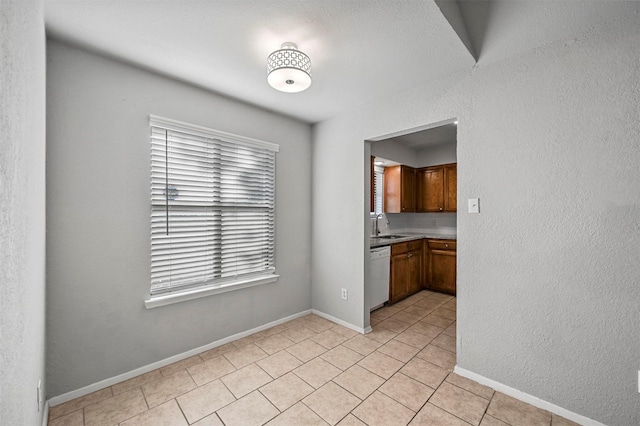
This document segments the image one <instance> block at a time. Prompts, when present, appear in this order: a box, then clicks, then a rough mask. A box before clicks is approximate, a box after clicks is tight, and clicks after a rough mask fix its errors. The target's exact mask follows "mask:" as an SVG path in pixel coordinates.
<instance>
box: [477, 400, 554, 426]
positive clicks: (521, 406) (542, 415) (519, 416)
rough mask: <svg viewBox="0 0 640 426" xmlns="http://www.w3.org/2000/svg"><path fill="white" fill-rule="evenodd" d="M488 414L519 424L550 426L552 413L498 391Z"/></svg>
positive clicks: (524, 425) (525, 425)
mask: <svg viewBox="0 0 640 426" xmlns="http://www.w3.org/2000/svg"><path fill="white" fill-rule="evenodd" d="M487 414H489V415H490V416H492V417H495V418H496V419H498V420H502V421H503V422H506V423H510V424H517V425H519V426H538V425H539V426H542V425H544V426H549V425H550V424H551V413H549V412H548V411H546V410H541V409H540V408H537V407H534V406H532V405H529V404H527V403H525V402H522V401H520V400H517V399H515V398H512V397H510V396H507V395H505V394H503V393H500V392H496V393H495V394H494V395H493V398H492V399H491V403H490V404H489V408H488V409H487Z"/></svg>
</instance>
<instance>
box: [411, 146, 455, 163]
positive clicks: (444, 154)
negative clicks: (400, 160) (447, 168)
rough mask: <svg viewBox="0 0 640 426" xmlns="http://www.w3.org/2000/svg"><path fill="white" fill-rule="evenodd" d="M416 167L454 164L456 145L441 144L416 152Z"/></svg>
mask: <svg viewBox="0 0 640 426" xmlns="http://www.w3.org/2000/svg"><path fill="white" fill-rule="evenodd" d="M417 157H418V160H417V164H418V167H428V166H437V165H439V164H447V163H455V162H456V159H457V157H456V143H455V142H450V143H442V144H439V145H433V146H428V147H425V148H421V149H418V150H417Z"/></svg>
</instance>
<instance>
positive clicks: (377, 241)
mask: <svg viewBox="0 0 640 426" xmlns="http://www.w3.org/2000/svg"><path fill="white" fill-rule="evenodd" d="M390 235H398V238H376V237H371V248H375V247H384V246H389V245H391V244H395V243H404V242H406V241H414V240H421V239H423V238H433V239H438V240H455V239H456V238H457V235H456V234H451V233H438V232H398V233H395V232H392V233H391V234H390ZM380 236H381V237H384V235H380Z"/></svg>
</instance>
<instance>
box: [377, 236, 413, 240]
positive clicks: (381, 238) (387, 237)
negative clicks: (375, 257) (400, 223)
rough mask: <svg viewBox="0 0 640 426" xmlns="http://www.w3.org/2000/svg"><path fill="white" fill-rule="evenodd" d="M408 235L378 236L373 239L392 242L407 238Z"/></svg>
mask: <svg viewBox="0 0 640 426" xmlns="http://www.w3.org/2000/svg"><path fill="white" fill-rule="evenodd" d="M405 237H406V235H378V236H377V237H373V238H378V239H380V240H392V239H394V238H405Z"/></svg>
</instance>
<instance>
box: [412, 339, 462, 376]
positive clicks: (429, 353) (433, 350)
mask: <svg viewBox="0 0 640 426" xmlns="http://www.w3.org/2000/svg"><path fill="white" fill-rule="evenodd" d="M416 357H417V358H420V359H423V360H425V361H429V362H430V363H432V364H435V365H437V366H438V367H442V368H444V369H445V370H449V371H451V370H453V367H455V365H456V354H454V353H453V352H449V351H446V350H444V349H441V348H439V347H437V346H433V345H428V346H427V347H426V348H424V349H423V350H421V351H420V352H418V354H417V355H416Z"/></svg>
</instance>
